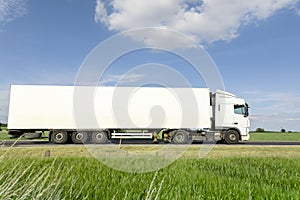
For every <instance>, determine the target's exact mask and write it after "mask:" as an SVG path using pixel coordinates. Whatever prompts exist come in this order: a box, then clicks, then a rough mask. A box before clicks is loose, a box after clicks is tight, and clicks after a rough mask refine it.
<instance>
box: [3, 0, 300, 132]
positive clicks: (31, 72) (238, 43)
mask: <svg viewBox="0 0 300 200" xmlns="http://www.w3.org/2000/svg"><path fill="white" fill-rule="evenodd" d="M299 9H300V6H299V1H297V0H266V1H251V2H248V3H245V2H243V1H238V0H226V1H224V0H223V1H221V0H210V1H208V0H204V1H199V2H196V1H189V0H172V1H171V0H165V1H161V0H160V1H158V0H153V1H147V0H122V1H121V0H113V1H106V0H105V1H101V0H97V1H96V0H90V1H84V0H51V1H50V0H49V1H46V0H44V1H40V0H10V1H8V0H0V69H1V72H0V121H2V122H6V121H7V112H8V97H9V87H10V85H11V84H55V85H65V84H68V85H72V84H73V83H74V80H75V76H76V73H77V71H78V69H79V67H80V65H81V63H82V62H83V60H84V59H85V58H86V56H87V55H88V54H89V53H90V51H91V50H92V49H94V48H95V47H96V46H97V45H98V44H99V43H100V42H102V41H104V40H106V39H107V38H109V37H110V36H112V35H113V34H116V33H119V32H121V31H126V30H129V29H132V28H141V27H151V26H155V27H157V26H164V27H168V28H171V29H174V30H176V31H179V32H182V33H184V34H186V35H188V36H189V37H192V38H193V39H194V40H195V41H197V42H198V43H199V44H200V45H202V46H203V47H204V48H205V50H206V51H207V52H208V53H209V55H210V56H211V58H212V59H213V61H214V62H215V63H216V65H217V67H218V69H219V71H220V73H221V76H222V78H223V82H224V84H225V88H226V90H227V91H229V92H232V93H234V94H236V95H238V96H241V97H243V98H245V99H246V100H247V101H248V102H249V104H250V106H251V115H252V116H251V117H252V118H251V121H252V129H255V128H257V127H263V128H265V129H268V130H279V129H280V128H281V127H283V128H285V129H287V130H295V131H296V130H298V131H299V130H300V123H299V122H300V84H299V83H300V79H299V74H300V11H299ZM153 37H157V36H155V35H154V36H153ZM156 39H157V40H160V39H161V38H159V37H157V38H156ZM171 43H173V44H174V43H176V40H172V38H171V39H170V44H171ZM112 48H114V47H112ZM145 63H161V64H165V65H169V66H172V67H174V68H175V69H176V70H178V71H179V72H180V73H182V74H183V75H184V76H186V77H187V78H188V79H189V80H190V82H191V84H192V85H193V86H195V87H202V86H205V85H203V84H204V82H203V80H202V79H201V77H197V76H195V75H194V72H193V70H192V69H191V68H190V67H189V66H188V63H186V62H184V61H182V60H180V59H178V58H177V57H174V56H173V55H172V54H169V53H166V52H160V51H155V52H153V51H149V50H148V51H147V50H144V51H139V52H131V53H130V54H128V55H126V56H124V57H121V58H120V59H118V60H117V61H116V62H115V63H114V64H113V66H112V67H111V68H110V70H108V71H107V73H106V76H105V77H104V80H102V81H103V83H104V84H107V85H113V84H114V83H115V81H116V80H117V79H118V78H120V76H121V75H122V74H123V73H126V71H127V70H128V69H130V68H131V67H133V66H136V65H140V64H145ZM156 73H157V72H153V75H155V74H156ZM158 74H159V73H158ZM148 75H149V74H148ZM142 78H143V76H140V75H138V74H134V76H133V77H131V79H128V80H127V84H134V83H137V84H138V82H139V80H140V79H142ZM125 81H126V80H125ZM124 84H125V85H126V83H124ZM175 85H176V84H175Z"/></svg>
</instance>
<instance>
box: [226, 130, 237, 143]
mask: <svg viewBox="0 0 300 200" xmlns="http://www.w3.org/2000/svg"><path fill="white" fill-rule="evenodd" d="M224 140H225V142H226V143H227V144H237V143H238V142H239V140H240V135H239V133H238V132H237V131H236V130H229V131H227V132H226V134H225V137H224Z"/></svg>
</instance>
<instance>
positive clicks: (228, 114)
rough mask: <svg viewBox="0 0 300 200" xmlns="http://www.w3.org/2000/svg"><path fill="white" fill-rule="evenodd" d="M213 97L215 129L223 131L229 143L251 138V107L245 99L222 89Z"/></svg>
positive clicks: (224, 137)
mask: <svg viewBox="0 0 300 200" xmlns="http://www.w3.org/2000/svg"><path fill="white" fill-rule="evenodd" d="M212 98H213V100H212V110H213V111H212V113H213V119H214V120H215V121H214V123H213V127H214V129H215V130H221V131H222V137H223V139H225V140H226V142H227V143H237V141H239V140H241V141H246V140H249V138H250V136H249V127H250V120H249V111H248V108H249V107H248V104H247V103H246V102H245V100H244V99H241V98H237V97H236V96H235V95H233V94H231V93H228V92H225V91H221V90H217V91H216V93H215V94H213V96H212Z"/></svg>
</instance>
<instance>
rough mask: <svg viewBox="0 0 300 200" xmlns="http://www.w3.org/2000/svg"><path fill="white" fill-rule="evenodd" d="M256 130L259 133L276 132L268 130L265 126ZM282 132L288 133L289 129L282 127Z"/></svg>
mask: <svg viewBox="0 0 300 200" xmlns="http://www.w3.org/2000/svg"><path fill="white" fill-rule="evenodd" d="M255 132H258V133H269V132H274V131H266V130H265V129H263V128H257V129H256V130H255ZM279 132H280V133H286V132H287V131H286V130H285V129H284V128H281V130H280V131H279ZM288 133H292V131H288Z"/></svg>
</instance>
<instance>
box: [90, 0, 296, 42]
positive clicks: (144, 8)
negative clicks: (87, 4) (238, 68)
mask: <svg viewBox="0 0 300 200" xmlns="http://www.w3.org/2000/svg"><path fill="white" fill-rule="evenodd" d="M297 2H298V0H264V1H262V0H252V1H241V0H203V1H191V0H151V1H149V0H112V1H105V0H97V6H96V14H95V20H96V21H97V22H101V23H104V24H105V25H106V26H107V27H108V29H109V30H111V31H124V30H128V29H134V28H141V27H168V28H171V29H174V30H177V31H180V32H183V33H185V34H187V35H188V36H190V37H193V38H194V39H196V40H197V41H198V42H200V43H212V42H215V41H218V40H231V39H234V38H236V37H238V30H239V28H240V27H241V26H242V25H245V24H247V23H250V22H256V21H259V20H265V19H267V18H268V17H270V16H272V15H273V14H274V13H275V12H276V11H278V10H280V9H283V8H290V9H297V5H298V4H297ZM153 38H154V39H156V38H158V39H157V40H158V41H160V39H161V38H159V37H157V34H154V35H153ZM169 41H170V42H172V43H174V42H176V41H174V40H169Z"/></svg>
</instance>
